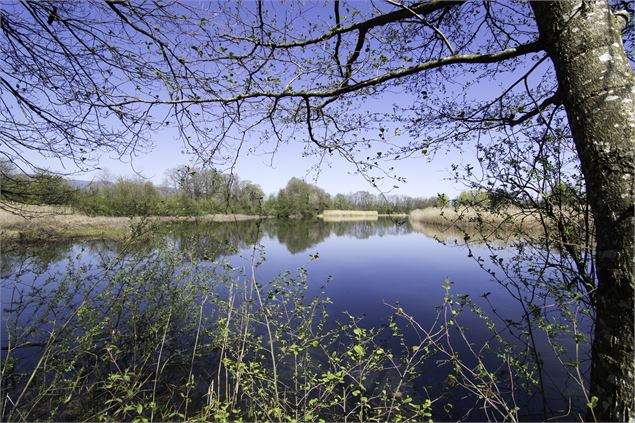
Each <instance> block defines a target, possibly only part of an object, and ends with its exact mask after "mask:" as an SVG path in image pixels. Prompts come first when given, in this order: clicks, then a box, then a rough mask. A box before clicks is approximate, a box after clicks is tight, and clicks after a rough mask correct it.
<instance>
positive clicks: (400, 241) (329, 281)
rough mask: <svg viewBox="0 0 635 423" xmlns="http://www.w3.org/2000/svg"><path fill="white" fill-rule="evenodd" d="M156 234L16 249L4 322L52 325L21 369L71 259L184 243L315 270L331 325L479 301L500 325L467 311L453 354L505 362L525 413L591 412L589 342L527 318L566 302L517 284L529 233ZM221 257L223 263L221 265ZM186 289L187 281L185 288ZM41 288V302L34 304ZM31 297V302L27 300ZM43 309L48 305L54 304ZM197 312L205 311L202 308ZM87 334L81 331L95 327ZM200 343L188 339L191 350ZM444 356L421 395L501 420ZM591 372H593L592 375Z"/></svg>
mask: <svg viewBox="0 0 635 423" xmlns="http://www.w3.org/2000/svg"><path fill="white" fill-rule="evenodd" d="M151 232H152V237H151V238H149V240H146V241H144V242H138V243H127V244H124V243H123V242H118V241H96V240H66V241H59V242H51V243H48V244H45V245H20V244H17V245H12V246H11V247H10V248H8V249H7V248H5V250H4V251H3V263H2V307H3V323H4V325H3V326H4V327H12V325H15V324H16V323H18V326H20V325H21V326H23V327H26V326H29V325H33V322H35V321H37V322H40V323H38V324H40V325H41V326H42V327H41V328H40V329H38V330H32V331H31V332H27V331H23V333H26V335H24V334H23V335H22V336H26V337H27V338H28V337H29V336H30V337H31V338H33V339H32V340H31V341H32V343H35V344H36V345H33V346H28V345H27V346H24V347H23V348H20V349H15V350H14V351H13V355H12V357H11V358H12V360H15V362H14V363H13V364H12V366H15V368H16V369H20V368H21V369H22V371H24V372H27V371H28V369H32V368H33V367H34V366H36V365H37V362H38V360H39V357H40V355H41V354H42V349H43V347H42V345H39V344H38V343H37V342H39V341H38V339H36V338H37V337H38V336H41V334H42V333H43V332H46V330H48V329H50V328H52V327H55V325H56V324H58V323H57V322H58V320H55V319H56V318H58V317H53V316H58V314H56V313H57V311H56V310H54V308H55V306H51V307H48V308H46V307H47V304H46V303H47V302H48V301H49V299H50V298H53V297H54V295H53V294H55V293H57V292H58V291H59V290H60V287H61V286H63V285H64V277H63V276H62V275H64V274H65V273H68V272H69V268H70V269H73V272H74V274H84V275H97V274H100V273H99V272H102V271H103V268H104V266H103V263H110V262H112V260H113V259H114V258H117V257H127V256H129V255H133V254H141V255H144V254H145V255H148V256H151V255H152V254H154V252H155V251H156V250H157V248H159V247H158V245H160V244H161V245H166V246H167V248H168V249H169V250H171V251H172V252H174V251H177V252H182V253H183V254H186V253H187V254H186V255H187V257H188V258H187V259H186V260H185V261H183V262H179V263H178V266H180V267H183V266H185V267H187V266H197V267H208V266H209V267H214V266H221V267H222V266H225V267H228V268H232V269H234V270H233V271H236V269H242V270H241V271H242V272H243V274H244V275H245V278H246V280H247V279H249V278H251V277H252V274H251V270H252V265H253V269H254V274H253V277H254V279H255V281H256V282H257V283H258V284H259V285H260V286H262V287H263V289H267V286H268V284H269V283H270V281H272V280H274V279H275V278H276V276H277V275H279V274H281V273H283V272H286V271H290V272H291V274H292V275H300V276H302V277H304V276H303V275H306V286H305V287H304V288H303V289H304V290H303V291H302V295H303V297H302V301H304V302H305V303H308V302H309V301H310V299H311V298H313V297H314V296H317V295H320V293H321V292H323V298H328V299H329V301H327V303H326V304H325V311H326V312H327V313H328V318H327V319H326V322H325V323H324V328H326V329H325V330H328V329H329V328H334V327H336V326H337V322H340V323H342V322H343V323H344V324H345V323H346V322H349V321H350V320H351V317H350V316H355V318H358V319H359V321H357V320H355V321H356V322H357V323H356V327H359V328H362V329H366V330H371V329H372V328H380V327H384V328H385V327H387V326H388V325H389V322H390V318H391V316H393V315H394V314H395V311H396V310H397V309H401V310H403V313H404V314H407V315H409V316H411V317H412V319H413V320H414V321H416V322H418V323H419V324H420V325H421V326H422V327H430V326H432V325H433V324H434V322H435V319H438V317H439V315H440V314H439V313H440V310H442V307H443V305H444V298H446V295H447V293H448V292H449V293H451V295H453V296H454V297H453V298H455V299H456V301H457V303H459V302H461V299H462V298H463V299H468V298H469V299H470V301H471V302H472V303H473V304H474V305H475V306H477V307H480V309H481V310H482V311H483V313H484V314H485V315H486V316H487V317H488V318H489V319H491V321H492V322H493V323H495V325H496V327H495V328H494V329H492V328H488V327H487V324H486V322H485V321H484V320H483V319H482V318H480V317H478V316H477V314H476V313H474V312H472V311H469V310H468V309H467V308H466V310H465V311H464V312H462V313H461V315H460V316H459V317H457V319H458V321H459V322H460V327H462V333H463V334H464V335H465V337H466V339H462V338H461V337H460V336H459V334H457V335H456V339H454V340H452V343H451V348H452V351H453V354H454V353H456V354H457V356H460V357H461V359H462V360H464V363H466V365H467V366H468V367H470V366H476V361H475V357H481V358H482V360H483V363H485V364H486V365H488V366H490V367H491V369H492V372H493V373H495V374H498V373H497V372H499V373H500V372H501V371H502V373H503V376H500V386H499V388H500V389H501V391H505V392H503V393H501V396H502V397H505V398H513V400H514V401H515V402H516V404H517V406H518V407H519V412H518V417H519V418H520V419H522V420H543V419H546V418H547V417H555V416H563V417H562V419H564V420H570V419H571V418H572V417H573V415H572V414H568V415H567V413H571V412H575V410H576V409H582V411H581V412H584V411H583V408H584V403H585V401H584V400H583V398H582V396H581V395H582V394H581V391H580V389H579V386H577V385H576V382H575V380H574V378H571V377H570V376H569V373H571V371H572V368H571V366H567V365H566V363H565V364H564V365H563V362H561V361H565V362H566V361H567V360H569V361H571V360H579V359H578V358H576V356H575V353H576V347H577V348H578V350H577V354H579V355H580V357H587V356H588V355H589V349H588V345H587V343H580V344H577V343H573V342H571V341H570V340H567V339H564V338H562V339H561V347H562V348H563V351H562V352H561V354H560V355H559V356H558V355H556V354H554V352H553V348H552V347H551V346H550V344H549V342H548V338H547V336H545V334H544V332H543V331H540V330H539V329H538V327H537V326H538V325H537V324H533V326H532V324H531V321H530V322H529V324H530V327H528V326H527V325H528V323H527V320H526V319H525V317H526V315H527V314H531V312H532V310H534V308H535V307H542V308H544V307H555V306H556V305H555V303H554V302H549V298H548V297H541V296H540V295H539V294H540V293H539V292H536V291H535V290H533V291H532V289H531V288H530V289H528V288H527V287H526V286H525V285H523V284H520V286H517V284H514V282H515V280H514V273H513V272H510V269H511V268H514V269H517V268H518V267H517V266H510V267H506V265H507V264H508V263H515V261H514V258H515V257H517V256H518V251H519V250H518V248H519V246H520V247H522V244H523V243H522V241H516V242H514V243H502V242H499V243H494V244H493V245H490V246H487V245H485V244H479V243H471V244H469V246H468V245H466V243H465V241H464V234H462V233H461V232H460V231H456V230H449V229H444V228H442V227H437V226H426V225H422V224H416V225H414V227H413V225H412V224H411V223H410V222H409V221H408V219H407V218H380V219H379V220H376V221H346V222H323V221H321V220H273V219H270V220H264V221H244V222H235V223H234V222H232V223H198V224H197V223H178V224H168V225H163V226H161V227H160V228H153V229H152V231H151ZM219 261H220V262H222V263H223V264H214V263H217V262H219ZM254 262H257V265H255V264H254ZM484 268H485V269H489V270H490V271H491V272H492V273H489V272H487V271H486V270H484ZM298 269H302V270H298ZM505 269H506V270H505ZM87 277H88V276H87ZM190 278H191V279H190ZM496 279H498V280H496ZM184 280H185V281H186V282H189V283H194V282H193V281H195V280H196V276H192V275H189V276H187V278H186V279H184ZM525 282H526V280H525ZM95 286H96V287H97V288H96V289H94V292H100V290H104V289H106V288H104V287H105V286H106V285H105V284H104V281H99V282H96V285H95ZM179 287H180V285H178V286H177V285H175V287H174V290H177V289H180V288H179ZM65 289H66V288H65ZM91 289H92V288H91ZM108 289H110V288H108ZM78 292H79V290H78ZM82 292H83V291H82ZM168 292H169V291H168ZM214 292H215V293H218V295H219V298H222V297H223V296H227V295H228V292H229V293H231V290H230V291H227V289H226V288H222V289H220V288H218V287H217V288H214ZM271 292H273V291H271ZM18 293H19V295H18ZM55 295H58V296H59V294H55ZM78 295H79V294H73V295H70V296H69V297H67V298H71V300H68V301H70V302H73V301H74V300H73V298H78ZM153 295H154V294H153ZM161 295H165V294H163V293H162V294H161ZM35 297H37V299H38V300H37V301H33V298H35ZM18 298H19V299H20V300H18ZM27 298H29V299H28V300H27ZM153 298H154V297H153ZM161 298H163V297H161ZM244 298H247V297H244ZM244 298H243V300H244V301H247V300H246V299H244ZM519 299H520V300H519ZM139 301H140V302H145V301H147V304H149V305H151V304H152V303H153V301H155V300H154V299H152V298H145V299H144V298H141V299H140V300H139ZM20 302H22V303H27V302H28V303H29V304H30V305H29V306H23V307H20V306H16V304H18V303H20ZM53 302H54V301H53V300H51V303H53ZM36 303H37V304H36ZM35 304H36V305H35ZM149 305H144V306H143V307H149ZM440 307H441V308H440ZM532 307H533V308H532ZM43 309H46V310H45V311H44V312H43V311H42V310H43ZM17 310H20V311H19V312H18V311H17ZM200 310H205V313H208V314H209V316H210V320H211V321H216V319H219V318H220V317H219V316H217V315H215V314H214V307H213V306H211V305H210V306H209V307H207V306H206V307H205V308H203V306H201V308H200ZM196 313H197V311H196V309H194V308H193V309H192V310H191V314H192V315H195V314H196ZM201 313H202V314H203V312H201ZM62 314H63V313H61V314H59V315H62ZM442 314H443V313H441V315H442ZM43 315H46V316H47V317H46V319H42V316H43ZM35 316H37V318H35ZM6 325H8V326H6ZM582 327H584V325H583V326H582ZM47 328H48V329H47ZM16 330H17V329H16ZM80 332H81V331H78V332H77V333H75V334H74V335H73V336H75V337H81V336H83V334H82V333H80ZM29 334H30V335H29ZM403 335H404V337H405V340H406V342H407V343H412V342H416V341H418V340H419V339H420V336H421V334H420V333H419V334H417V332H416V331H415V330H409V329H405V330H404V332H403ZM587 335H588V334H587ZM497 336H500V337H501V338H500V339H501V340H502V341H504V342H505V343H508V344H509V345H510V346H511V347H510V348H513V349H514V354H516V356H517V357H518V360H519V361H520V362H527V363H529V367H530V369H531V370H532V371H533V375H534V376H533V378H534V379H536V381H535V383H533V384H532V385H531V386H530V387H529V388H527V387H523V386H524V385H522V386H515V385H513V384H511V383H512V381H513V380H514V378H507V377H505V376H504V373H506V372H507V370H508V369H506V368H503V369H501V368H500V357H497V354H496V352H495V349H494V348H493V349H492V350H487V349H484V350H482V351H481V350H480V348H481V347H482V346H483V345H494V344H498V341H497V338H496V337H497ZM382 337H383V338H382ZM418 337H419V338H418ZM197 339H198V337H197ZM556 339H559V338H556ZM587 339H588V336H587ZM13 342H15V341H13ZM25 342H26V341H25ZM378 342H379V343H381V345H383V346H384V347H385V348H386V349H394V350H398V349H399V348H401V347H400V345H401V344H400V342H399V341H398V340H395V339H392V338H390V336H384V335H380V336H379V337H378ZM8 343H9V336H8V335H7V331H3V333H2V345H3V356H4V357H5V358H6V351H7V345H9V344H8ZM190 343H191V342H190V341H188V340H184V341H183V349H186V347H185V345H189V344H190ZM527 343H529V345H533V346H534V347H535V352H534V350H532V349H531V348H528V347H527ZM382 350H383V349H382ZM475 351H476V352H475ZM210 354H211V353H210ZM190 355H191V353H190ZM536 359H537V360H536ZM159 360H160V358H159ZM584 360H585V361H583V364H582V365H581V371H582V373H585V372H586V371H588V366H589V362H588V359H587V358H585V359H584ZM442 361H443V360H442V357H440V356H439V355H438V354H437V355H434V354H432V355H430V357H428V358H427V359H426V360H425V362H423V363H422V364H421V374H419V375H418V376H417V378H416V379H415V380H416V382H413V393H412V395H413V397H414V398H415V399H416V398H418V397H421V396H422V395H424V394H425V395H426V396H427V397H429V398H441V399H440V400H439V401H437V402H436V403H433V407H432V411H433V416H434V418H435V419H437V420H448V419H450V420H458V419H465V420H485V419H488V418H492V416H493V415H494V414H489V413H491V410H489V411H488V409H487V408H488V407H485V408H483V407H482V406H481V405H479V404H480V403H479V400H478V399H475V398H473V397H471V396H470V395H468V393H469V392H468V391H469V390H468V389H466V388H465V386H463V387H456V386H455V385H456V383H453V382H452V378H451V377H449V374H450V373H451V372H450V370H449V368H451V367H452V366H451V365H445V366H443V365H441V364H442V363H441V362H442ZM446 361H447V360H446ZM579 361H582V360H579ZM584 378H586V376H584V375H583V376H582V379H584ZM415 385H417V386H415ZM423 387H425V389H422V388H423ZM5 389H9V388H5ZM193 389H195V388H193ZM399 394H400V395H401V393H399ZM447 404H451V405H452V406H451V407H448V406H447ZM490 408H491V407H490ZM5 412H6V410H5Z"/></svg>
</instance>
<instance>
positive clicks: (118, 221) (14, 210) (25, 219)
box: [0, 204, 260, 241]
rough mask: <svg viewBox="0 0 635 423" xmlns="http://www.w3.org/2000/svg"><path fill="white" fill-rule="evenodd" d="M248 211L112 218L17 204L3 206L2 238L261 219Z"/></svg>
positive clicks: (102, 234)
mask: <svg viewBox="0 0 635 423" xmlns="http://www.w3.org/2000/svg"><path fill="white" fill-rule="evenodd" d="M259 218H260V217H259V216H253V215H244V214H210V215H204V216H149V217H111V216H86V215H84V214H80V213H76V212H74V211H73V210H72V209H71V208H70V207H62V206H35V205H13V204H9V205H8V207H5V208H3V209H0V239H16V240H31V241H33V240H40V239H46V240H55V239H62V238H88V239H90V238H104V239H121V238H123V237H125V236H127V235H130V234H131V231H133V230H134V229H133V228H134V227H136V226H138V225H139V224H141V223H142V222H147V223H162V222H187V221H204V222H235V221H241V220H251V219H259Z"/></svg>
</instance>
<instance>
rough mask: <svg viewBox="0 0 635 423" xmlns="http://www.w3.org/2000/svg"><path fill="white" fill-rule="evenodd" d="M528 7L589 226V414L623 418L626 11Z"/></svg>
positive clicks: (630, 372) (629, 380)
mask: <svg viewBox="0 0 635 423" xmlns="http://www.w3.org/2000/svg"><path fill="white" fill-rule="evenodd" d="M532 8H533V9H534V13H535V15H536V20H537V22H538V29H539V32H540V38H541V41H542V42H543V45H544V47H545V49H546V51H547V54H548V55H549V57H550V58H551V60H552V61H553V65H554V67H555V70H556V76H557V79H558V83H559V87H560V93H561V95H562V99H563V102H564V106H565V109H566V112H567V116H568V119H569V124H570V125H571V132H572V134H573V139H574V140H575V144H576V148H577V151H578V156H579V158H580V162H581V163H582V170H583V172H584V178H585V181H586V186H587V191H588V198H589V202H590V204H591V207H592V209H593V216H594V219H595V225H596V229H597V247H596V248H597V277H598V287H597V291H596V304H597V310H596V326H595V334H594V340H593V361H592V367H591V386H590V391H591V395H593V396H597V398H598V403H597V406H596V407H595V409H594V410H593V411H594V417H595V418H596V419H598V420H607V421H624V420H628V419H629V418H633V417H635V407H634V398H635V388H634V384H635V381H634V377H635V372H634V367H635V358H634V356H633V354H634V348H633V343H634V342H635V339H634V337H633V327H634V323H633V311H634V307H635V303H634V300H633V293H634V290H635V285H634V282H633V259H634V248H635V244H634V241H633V235H634V232H633V231H634V227H633V175H634V174H635V170H634V167H635V165H634V164H633V158H634V157H633V150H634V148H635V75H634V74H633V70H632V69H631V67H630V65H629V63H628V60H627V58H626V55H625V53H624V46H623V45H622V36H621V30H622V29H623V28H624V26H625V24H626V23H627V20H628V15H622V14H621V13H616V14H613V13H611V11H610V9H609V7H608V5H607V3H606V1H588V2H587V1H585V2H581V1H579V0H578V1H571V0H568V1H553V2H541V1H535V2H532ZM592 417H593V416H592Z"/></svg>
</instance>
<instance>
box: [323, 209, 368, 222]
mask: <svg viewBox="0 0 635 423" xmlns="http://www.w3.org/2000/svg"><path fill="white" fill-rule="evenodd" d="M318 217H320V218H322V220H324V221H325V222H348V221H356V220H377V218H378V217H379V214H378V213H377V212H376V211H365V210H324V212H322V214H320V215H318Z"/></svg>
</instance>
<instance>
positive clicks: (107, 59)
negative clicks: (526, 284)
mask: <svg viewBox="0 0 635 423" xmlns="http://www.w3.org/2000/svg"><path fill="white" fill-rule="evenodd" d="M205 7H206V8H207V7H208V6H205ZM328 7H329V9H327V10H328V13H329V14H330V16H329V19H323V18H322V17H318V16H317V15H318V14H319V13H317V12H315V10H310V11H306V10H303V5H302V4H297V5H286V6H281V5H279V4H277V3H265V2H256V3H246V4H242V3H239V2H228V3H224V4H220V5H218V6H216V5H215V6H214V7H213V10H211V9H212V7H211V6H209V9H210V10H195V8H194V6H193V5H192V4H189V3H184V4H183V3H176V2H175V3H169V4H163V5H156V4H154V3H143V4H140V5H136V4H132V3H129V2H116V1H105V2H97V1H94V2H91V3H81V4H79V3H72V2H53V1H42V2H37V3H36V2H25V3H20V4H19V5H6V6H5V5H3V6H2V8H1V9H0V26H1V28H2V32H3V34H4V37H3V39H2V42H1V43H0V53H1V54H0V57H1V58H2V59H0V60H2V64H3V66H2V67H1V68H0V90H2V99H3V100H2V106H1V107H0V133H2V134H3V136H2V137H0V140H1V141H0V142H1V143H2V148H1V149H0V152H1V153H2V154H3V155H4V156H5V157H6V158H7V159H9V160H10V161H11V162H13V163H14V164H15V165H16V166H18V167H21V168H22V167H28V165H29V164H30V163H31V159H30V156H29V154H30V153H29V152H43V153H46V154H48V155H49V156H52V157H56V158H66V159H68V160H70V161H73V162H75V163H76V164H77V165H78V166H80V167H85V166H86V163H88V162H90V157H91V152H92V153H94V152H96V151H98V150H100V149H110V150H113V151H115V152H117V153H119V154H127V153H130V151H131V150H134V149H135V148H142V147H143V146H144V145H146V144H147V143H148V142H149V136H150V134H151V133H152V130H155V129H157V128H159V127H162V126H170V125H175V126H176V127H177V128H178V130H179V131H180V134H181V136H182V138H183V140H184V142H185V143H186V145H187V146H189V148H190V149H191V150H192V151H193V152H194V153H197V154H199V155H200V157H201V159H202V160H203V162H205V163H210V162H212V161H214V160H216V161H218V160H223V159H225V160H227V159H230V160H231V159H233V157H232V156H235V155H237V154H238V153H239V152H240V151H241V148H242V147H244V146H245V143H251V145H250V146H249V147H250V148H257V145H256V144H257V140H256V137H255V134H258V133H259V134H260V135H261V136H262V137H261V140H263V142H264V140H268V139H271V140H273V142H274V143H275V146H274V147H275V148H272V149H270V150H268V151H274V152H275V151H277V148H278V146H279V145H281V144H283V143H285V142H287V141H289V140H293V139H296V141H298V142H305V143H306V144H305V145H306V152H307V153H308V154H316V156H317V157H319V158H320V160H328V158H329V157H331V156H333V155H335V154H339V155H340V156H342V157H343V158H344V159H345V160H348V161H350V162H351V163H352V164H353V166H355V168H356V169H357V170H358V171H360V172H362V174H364V175H365V176H366V177H367V178H368V180H369V182H370V183H371V184H380V183H381V182H382V181H383V180H385V177H386V174H384V173H383V171H382V166H381V163H380V160H382V159H385V158H396V159H398V158H400V157H402V156H405V155H412V154H415V153H416V154H422V153H423V154H424V155H426V156H427V155H430V154H431V153H433V152H434V151H435V150H436V149H438V148H439V147H441V146H448V145H456V146H460V145H462V143H464V142H471V141H473V140H474V139H478V140H479V142H487V138H488V137H489V136H490V135H491V134H497V133H500V131H503V130H507V129H511V132H512V133H513V136H514V137H523V136H524V135H523V134H524V131H525V130H526V129H527V128H534V129H535V128H542V130H543V132H544V134H545V136H547V135H548V134H549V132H550V131H551V125H550V122H551V121H552V119H553V118H554V116H562V115H564V114H566V119H567V121H568V126H569V128H570V134H571V136H572V139H573V141H574V143H575V150H576V154H577V157H578V159H579V161H580V163H581V166H582V171H583V175H584V181H585V184H586V187H587V196H588V201H589V204H590V206H591V209H592V212H593V217H594V222H595V225H596V228H597V234H598V235H597V242H596V250H597V258H598V261H597V292H596V299H597V310H596V331H595V337H594V344H593V369H592V376H591V394H592V395H595V396H597V397H598V399H599V401H598V403H597V407H596V408H595V410H594V411H595V416H596V417H597V418H598V419H601V420H625V419H628V418H629V417H635V407H634V406H633V401H634V397H635V392H634V389H635V388H634V387H633V383H632V381H633V378H634V376H635V375H634V371H633V369H634V365H633V364H634V363H633V353H634V351H633V343H634V340H635V338H634V325H633V322H632V313H633V308H634V304H635V303H634V295H633V293H634V291H635V286H634V279H633V268H632V263H633V259H634V256H633V250H634V249H633V247H634V245H633V237H632V234H633V232H634V225H633V190H632V185H633V175H634V174H635V169H633V168H634V163H633V149H634V145H635V125H634V124H633V121H632V117H633V115H635V93H634V86H635V76H634V75H633V71H632V69H631V66H630V63H629V58H628V57H627V56H626V53H625V49H624V45H623V40H622V36H623V35H624V36H625V37H626V38H625V39H626V42H627V43H629V45H630V46H632V30H631V29H632V26H629V27H626V24H627V21H628V17H629V16H628V13H627V12H626V11H612V10H611V7H610V6H609V5H608V3H607V2H606V1H605V0H595V1H589V2H583V1H580V0H567V1H562V2H556V1H545V2H542V1H536V2H532V3H531V4H525V3H518V4H508V3H490V2H484V3H483V4H479V3H463V2H451V1H436V0H430V1H421V2H407V3H400V2H398V1H396V0H387V1H386V3H384V4H374V3H373V4H371V5H369V6H368V7H364V8H363V9H360V10H354V9H353V8H351V7H348V6H346V5H344V4H342V3H341V2H340V1H338V0H335V1H334V2H333V3H332V4H329V5H328ZM629 50H630V49H629ZM494 77H498V78H499V79H498V80H500V81H502V83H503V84H505V83H506V84H505V85H504V86H503V87H502V88H501V89H500V90H498V91H497V92H495V93H493V91H494V90H492V89H491V87H490V88H489V90H488V93H487V94H489V96H490V97H489V98H486V99H483V98H482V97H483V96H484V94H483V93H481V94H478V93H476V94H474V93H471V92H470V90H469V89H470V88H474V87H477V88H478V86H479V81H480V82H487V81H492V80H493V78H494ZM508 81H509V82H508ZM395 91H396V92H398V93H399V97H398V98H397V99H395V102H394V104H393V108H392V109H389V110H385V109H384V110H381V109H379V108H378V109H376V110H374V109H373V106H374V105H378V106H379V104H378V102H377V101H376V99H377V98H378V97H379V95H381V94H384V93H389V92H395ZM492 93H493V95H492ZM405 132H407V133H408V134H409V135H410V140H411V141H403V140H401V139H400V138H399V137H400V134H403V133H405ZM300 134H301V135H300ZM247 135H249V136H247ZM298 138H299V139H298ZM387 172H390V170H388V171H387ZM389 175H392V174H391V173H389ZM397 181H399V178H398V177H397ZM278 200H280V199H278Z"/></svg>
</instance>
